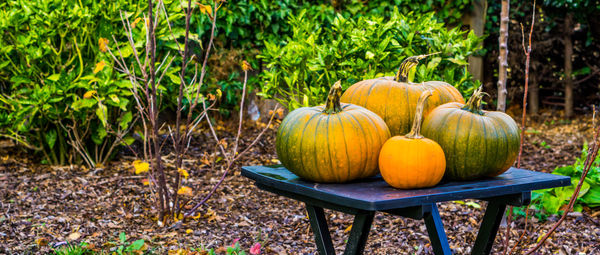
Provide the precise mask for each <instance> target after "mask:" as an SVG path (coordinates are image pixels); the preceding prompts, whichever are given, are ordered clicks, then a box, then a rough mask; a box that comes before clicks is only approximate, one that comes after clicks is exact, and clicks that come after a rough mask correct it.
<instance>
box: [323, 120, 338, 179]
mask: <svg viewBox="0 0 600 255" xmlns="http://www.w3.org/2000/svg"><path fill="white" fill-rule="evenodd" d="M327 117H328V118H327V122H325V127H326V129H327V132H326V133H325V137H327V142H326V143H325V144H326V146H327V150H326V151H327V155H328V156H329V167H331V169H335V166H334V165H333V158H332V157H331V149H329V144H330V141H329V139H330V138H329V128H330V126H329V120H330V119H331V118H329V116H327ZM331 138H332V139H335V136H331ZM336 156H337V155H336ZM336 159H337V158H336ZM334 177H335V178H336V181H337V182H339V181H340V178H339V176H338V175H337V174H334Z"/></svg>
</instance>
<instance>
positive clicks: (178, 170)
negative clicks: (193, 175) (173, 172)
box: [177, 168, 190, 179]
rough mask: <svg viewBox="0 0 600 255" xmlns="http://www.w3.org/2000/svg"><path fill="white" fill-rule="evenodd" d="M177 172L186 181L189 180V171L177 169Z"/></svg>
mask: <svg viewBox="0 0 600 255" xmlns="http://www.w3.org/2000/svg"><path fill="white" fill-rule="evenodd" d="M177 172H178V173H179V174H180V175H181V176H182V177H183V178H184V179H187V178H188V177H189V176H190V174H189V173H188V171H186V170H185V169H183V168H179V169H177Z"/></svg>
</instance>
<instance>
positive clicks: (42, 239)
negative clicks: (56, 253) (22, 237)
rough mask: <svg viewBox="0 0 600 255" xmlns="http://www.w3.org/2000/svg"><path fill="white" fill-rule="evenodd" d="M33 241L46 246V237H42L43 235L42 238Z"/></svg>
mask: <svg viewBox="0 0 600 255" xmlns="http://www.w3.org/2000/svg"><path fill="white" fill-rule="evenodd" d="M35 243H36V244H37V245H38V246H46V245H48V239H46V238H43V237H42V238H38V239H36V240H35Z"/></svg>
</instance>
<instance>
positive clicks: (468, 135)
mask: <svg viewBox="0 0 600 255" xmlns="http://www.w3.org/2000/svg"><path fill="white" fill-rule="evenodd" d="M469 119H470V120H471V121H470V122H469V128H467V129H466V130H468V131H469V132H468V134H467V141H466V142H465V144H466V150H465V151H466V152H465V156H464V157H463V158H462V161H463V164H462V169H465V168H468V165H467V164H468V163H469V162H468V161H469V159H470V157H469V156H467V155H470V154H471V150H472V149H473V148H472V146H471V144H470V143H469V140H471V135H472V134H473V132H471V130H473V119H474V118H469Z"/></svg>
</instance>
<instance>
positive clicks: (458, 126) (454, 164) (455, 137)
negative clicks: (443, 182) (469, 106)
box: [446, 111, 464, 175]
mask: <svg viewBox="0 0 600 255" xmlns="http://www.w3.org/2000/svg"><path fill="white" fill-rule="evenodd" d="M459 114H460V115H458V119H457V120H456V129H455V130H454V142H453V143H452V146H453V147H454V148H452V151H456V144H457V142H456V141H457V139H458V135H457V133H458V132H459V131H460V119H461V118H462V116H463V114H464V112H463V111H460V112H459ZM451 161H452V169H456V158H453V159H452V160H451ZM446 164H447V163H446ZM451 174H452V175H454V174H455V173H451Z"/></svg>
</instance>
